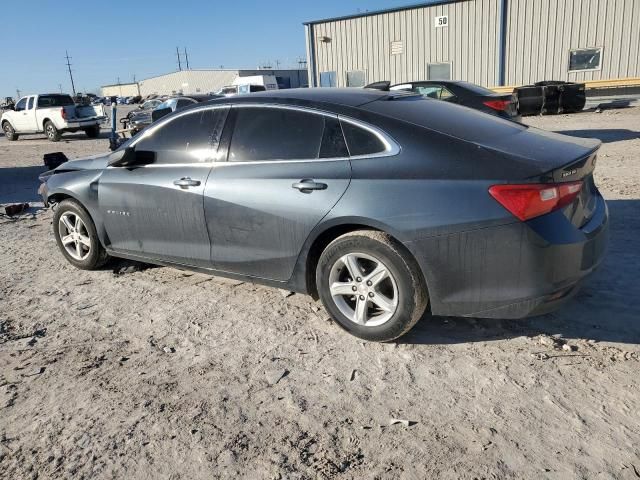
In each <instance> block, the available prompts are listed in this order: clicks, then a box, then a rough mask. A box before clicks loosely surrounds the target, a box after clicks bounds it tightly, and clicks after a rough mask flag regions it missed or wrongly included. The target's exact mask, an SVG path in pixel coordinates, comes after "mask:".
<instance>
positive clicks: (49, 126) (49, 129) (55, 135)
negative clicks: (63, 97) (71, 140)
mask: <svg viewBox="0 0 640 480" xmlns="http://www.w3.org/2000/svg"><path fill="white" fill-rule="evenodd" d="M44 133H45V134H46V135H47V138H48V139H49V140H51V141H52V142H57V141H59V140H60V132H59V131H58V129H57V128H56V126H55V125H54V124H53V122H52V121H51V120H48V121H47V122H46V123H45V124H44Z"/></svg>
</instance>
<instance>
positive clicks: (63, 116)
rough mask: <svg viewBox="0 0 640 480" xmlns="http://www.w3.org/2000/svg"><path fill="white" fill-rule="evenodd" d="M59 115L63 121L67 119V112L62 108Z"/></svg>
mask: <svg viewBox="0 0 640 480" xmlns="http://www.w3.org/2000/svg"><path fill="white" fill-rule="evenodd" d="M60 115H61V116H62V119H63V120H66V119H67V112H65V111H64V107H62V108H61V109H60Z"/></svg>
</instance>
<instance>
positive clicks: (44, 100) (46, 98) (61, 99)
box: [38, 95, 75, 108]
mask: <svg viewBox="0 0 640 480" xmlns="http://www.w3.org/2000/svg"><path fill="white" fill-rule="evenodd" d="M70 105H75V104H74V103H73V99H72V98H71V97H70V96H69V95H40V96H39V97H38V108H48V107H68V106H70Z"/></svg>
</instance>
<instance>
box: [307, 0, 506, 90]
mask: <svg viewBox="0 0 640 480" xmlns="http://www.w3.org/2000/svg"><path fill="white" fill-rule="evenodd" d="M498 2H499V0H467V1H460V2H456V3H450V4H444V5H434V6H430V7H420V8H412V9H409V10H401V11H396V12H389V13H383V14H380V15H371V16H365V17H359V18H352V19H345V20H338V21H335V22H326V23H318V24H315V25H313V28H314V34H315V53H316V62H317V63H316V75H317V77H316V78H317V84H318V85H319V78H320V77H319V75H320V73H321V72H330V71H335V72H336V73H337V86H338V87H344V86H346V72H347V71H351V70H363V71H365V72H366V81H367V83H370V82H375V81H380V80H390V81H391V82H392V83H401V82H405V81H409V80H417V79H426V78H427V65H428V64H429V63H445V62H451V76H452V78H453V79H464V80H470V81H472V82H475V83H479V84H483V85H488V84H492V85H493V84H495V83H497V81H498V63H497V48H498V42H499V28H498V22H499V19H498V5H499V4H498ZM442 15H448V17H449V18H448V22H449V26H447V27H440V28H436V27H435V17H438V16H442ZM321 37H328V38H329V39H330V41H329V42H322V41H320V40H319V39H320V38H321ZM395 41H402V44H403V53H401V54H397V55H392V54H391V42H395Z"/></svg>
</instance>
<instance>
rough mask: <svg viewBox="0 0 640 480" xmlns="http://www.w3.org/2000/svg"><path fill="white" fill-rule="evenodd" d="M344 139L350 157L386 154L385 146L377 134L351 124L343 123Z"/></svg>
mask: <svg viewBox="0 0 640 480" xmlns="http://www.w3.org/2000/svg"><path fill="white" fill-rule="evenodd" d="M341 124H342V131H343V132H344V138H345V139H346V141H347V147H348V148H349V155H351V156H352V157H355V156H358V155H373V154H376V153H381V152H384V151H385V149H386V147H385V144H384V143H383V142H382V140H380V138H378V136H377V135H376V134H374V133H373V132H370V131H369V130H366V129H364V128H362V127H359V126H357V125H353V124H352V123H349V122H345V121H343V122H341Z"/></svg>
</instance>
